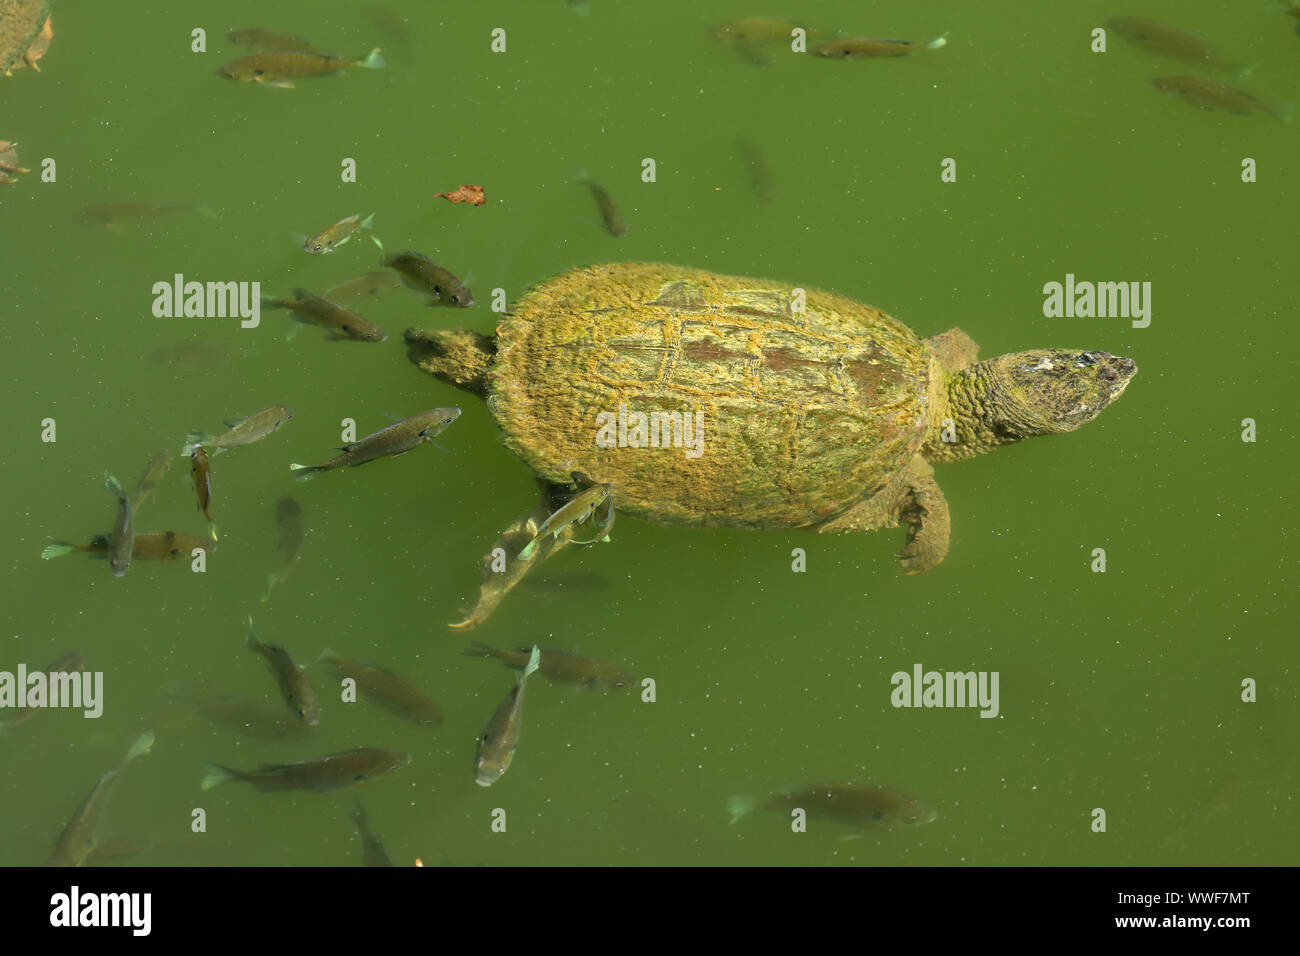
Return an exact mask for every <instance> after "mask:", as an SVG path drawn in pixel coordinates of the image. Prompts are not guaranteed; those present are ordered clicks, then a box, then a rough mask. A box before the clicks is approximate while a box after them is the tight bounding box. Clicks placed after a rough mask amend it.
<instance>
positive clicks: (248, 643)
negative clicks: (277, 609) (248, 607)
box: [244, 614, 261, 651]
mask: <svg viewBox="0 0 1300 956" xmlns="http://www.w3.org/2000/svg"><path fill="white" fill-rule="evenodd" d="M260 646H261V641H259V640H258V639H257V634H255V633H254V632H253V615H251V614H250V615H248V636H247V637H245V638H244V647H246V648H248V649H249V650H250V651H255V650H257V649H258V648H259V647H260Z"/></svg>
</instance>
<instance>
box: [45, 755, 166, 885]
mask: <svg viewBox="0 0 1300 956" xmlns="http://www.w3.org/2000/svg"><path fill="white" fill-rule="evenodd" d="M153 741H154V735H153V734H152V733H144V734H141V735H140V736H139V737H138V738H137V739H136V741H135V743H134V744H132V745H131V749H130V750H128V751H127V752H126V756H124V757H123V758H122V759H121V761H119V762H118V765H117V766H116V767H114V768H113V769H112V770H110V771H108V772H107V773H106V774H104V775H103V776H102V777H100V778H99V782H98V783H97V784H95V787H94V789H93V790H91V791H90V793H89V794H88V795H87V796H86V799H85V800H83V801H81V806H79V807H78V808H77V812H76V813H74V814H73V815H72V818H71V819H70V820H68V822H67V825H66V826H64V828H63V832H62V833H61V834H59V840H58V842H57V843H56V844H55V846H54V852H53V853H52V854H51V855H50V859H49V861H48V862H47V864H46V865H47V866H81V865H82V864H83V863H84V862H85V861H86V857H88V856H89V855H90V851H91V850H92V849H94V846H95V831H96V830H97V829H98V828H99V819H100V817H101V816H103V814H104V808H105V807H106V806H108V801H109V798H110V797H111V796H112V795H113V790H114V789H115V788H116V787H117V781H118V779H119V778H120V777H121V775H122V771H123V770H124V769H125V768H126V765H127V764H129V763H130V762H131V761H132V760H135V759H136V758H137V757H142V756H144V755H145V754H147V753H148V752H149V750H150V748H151V747H153Z"/></svg>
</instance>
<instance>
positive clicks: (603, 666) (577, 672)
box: [465, 641, 632, 690]
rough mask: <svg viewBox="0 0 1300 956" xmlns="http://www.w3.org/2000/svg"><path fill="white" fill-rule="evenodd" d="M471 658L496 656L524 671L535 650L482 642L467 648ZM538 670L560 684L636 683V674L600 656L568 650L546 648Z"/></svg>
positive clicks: (613, 685) (606, 686) (605, 686)
mask: <svg viewBox="0 0 1300 956" xmlns="http://www.w3.org/2000/svg"><path fill="white" fill-rule="evenodd" d="M465 653H466V654H468V655H469V656H470V657H495V658H496V659H497V660H499V661H501V663H503V664H505V665H506V666H507V667H512V668H514V669H515V670H522V669H523V668H525V667H527V666H528V662H529V659H530V658H531V657H532V653H531V651H530V650H529V649H528V648H526V647H524V648H520V649H519V650H517V651H505V650H498V649H497V648H495V647H491V646H489V645H487V644H484V643H482V642H480V641H475V642H474V643H473V644H471V645H470V646H469V647H467V648H466V649H465ZM538 672H539V673H540V674H541V675H542V676H543V677H545V678H546V679H547V680H549V681H552V682H554V683H557V684H576V685H578V686H580V687H593V688H600V689H602V690H607V689H609V688H623V687H626V686H628V685H629V684H630V683H632V675H631V674H629V673H628V672H627V671H625V670H623V668H621V667H619V666H618V665H617V664H614V663H611V662H610V661H602V660H600V659H599V658H596V657H584V656H583V655H581V654H571V653H569V652H568V651H552V650H545V649H543V650H542V652H541V656H540V658H539V660H538Z"/></svg>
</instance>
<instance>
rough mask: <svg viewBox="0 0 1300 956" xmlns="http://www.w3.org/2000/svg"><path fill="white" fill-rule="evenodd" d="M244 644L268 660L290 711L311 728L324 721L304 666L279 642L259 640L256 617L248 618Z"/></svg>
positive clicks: (268, 664)
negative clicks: (268, 642) (254, 622)
mask: <svg viewBox="0 0 1300 956" xmlns="http://www.w3.org/2000/svg"><path fill="white" fill-rule="evenodd" d="M244 646H245V647H247V648H248V649H249V650H250V651H254V652H256V653H257V654H259V655H261V657H262V658H263V659H264V660H265V661H266V663H267V666H269V667H270V668H271V674H272V675H273V676H274V677H275V682H276V684H277V685H278V686H279V688H280V696H282V697H283V698H284V703H285V705H286V706H287V707H288V708H289V711H290V712H291V713H292V714H294V716H296V717H297V718H298V719H299V720H301V721H302V722H303V723H305V724H306V725H307V726H309V727H315V726H316V725H317V724H319V723H320V706H319V705H318V704H317V703H316V695H315V694H314V693H312V689H311V682H310V681H308V680H307V675H306V674H304V673H303V672H302V668H301V667H299V666H298V665H297V663H295V662H294V659H293V655H291V654H290V653H289V652H288V651H287V650H285V649H284V648H283V647H282V646H280V645H279V644H264V643H262V642H261V641H259V640H258V639H257V634H256V633H254V631H253V619H252V618H251V617H250V618H249V619H248V638H247V640H246V641H245V642H244Z"/></svg>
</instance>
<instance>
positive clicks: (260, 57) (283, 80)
mask: <svg viewBox="0 0 1300 956" xmlns="http://www.w3.org/2000/svg"><path fill="white" fill-rule="evenodd" d="M387 65H388V64H386V63H385V62H384V58H383V57H382V56H380V55H379V49H378V48H375V49H373V50H371V51H370V53H369V55H367V56H365V57H360V58H356V57H346V56H331V55H330V54H328V53H296V52H283V53H255V54H253V55H252V56H246V57H244V58H243V59H240V60H235V61H234V62H233V63H227V64H226V65H225V66H223V67H222V68H221V69H219V70H217V76H222V77H225V78H226V79H228V80H238V81H239V82H241V83H260V84H262V85H263V86H274V87H278V88H280V89H286V90H291V89H293V81H294V80H299V79H305V78H308V77H313V76H334V75H335V74H337V73H341V72H343V70H345V69H346V68H347V67H349V66H361V67H365V68H366V69H368V70H378V69H382V68H383V67H385V66H387Z"/></svg>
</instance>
